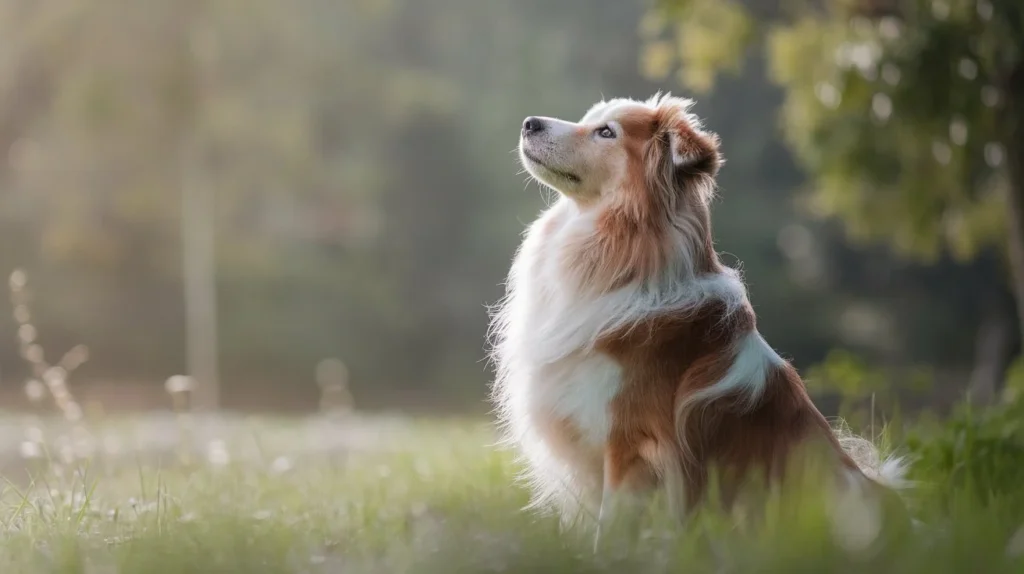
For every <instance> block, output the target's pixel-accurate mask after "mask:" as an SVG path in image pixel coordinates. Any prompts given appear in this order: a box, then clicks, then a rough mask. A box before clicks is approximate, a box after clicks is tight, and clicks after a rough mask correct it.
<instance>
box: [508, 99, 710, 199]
mask: <svg viewBox="0 0 1024 574" xmlns="http://www.w3.org/2000/svg"><path fill="white" fill-rule="evenodd" d="M691 105H692V102H691V101H690V100H687V99H683V98H677V97H672V96H668V95H666V96H661V95H658V96H655V97H653V98H651V99H650V100H647V101H646V102H638V101H634V100H627V99H613V100H610V101H607V102H600V103H598V104H595V105H594V106H593V107H592V108H591V109H590V111H588V112H587V113H586V115H584V116H583V119H582V120H580V121H579V122H578V123H574V122H568V121H565V120H559V119H555V118H547V117H533V116H531V117H529V118H526V120H525V121H524V122H523V127H522V132H521V135H520V140H519V155H520V158H521V160H522V162H523V165H524V166H525V167H526V169H527V170H528V171H529V172H530V174H531V175H533V176H534V177H536V178H537V179H538V180H540V181H541V182H543V183H544V184H546V185H547V186H549V187H551V188H552V189H554V190H556V191H558V192H559V193H561V194H562V195H564V196H566V197H568V198H570V199H572V200H574V201H575V202H576V203H578V204H580V205H581V206H587V205H592V204H596V203H603V202H604V201H605V200H609V201H615V200H616V199H623V200H628V199H630V198H632V199H634V200H644V199H646V200H647V201H650V200H654V201H657V202H658V203H659V204H661V203H663V202H665V201H668V202H670V203H671V205H673V206H678V204H679V203H680V202H684V203H688V202H689V201H696V202H698V203H700V204H701V205H706V204H707V202H708V200H709V199H710V195H711V192H712V191H713V189H714V185H713V184H714V178H715V175H716V174H717V173H718V168H719V166H720V165H721V163H722V160H721V156H720V154H719V140H718V136H716V135H715V134H713V133H710V132H707V131H704V130H703V129H702V128H701V125H700V121H699V120H698V119H697V117H696V116H694V115H693V114H691V113H690V112H689V109H690V106H691ZM644 196H647V197H644Z"/></svg>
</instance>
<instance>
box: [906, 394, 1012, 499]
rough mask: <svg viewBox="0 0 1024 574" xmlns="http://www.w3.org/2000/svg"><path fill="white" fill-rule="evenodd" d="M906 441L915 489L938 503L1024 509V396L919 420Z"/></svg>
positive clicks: (963, 408)
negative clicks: (929, 421) (1023, 489)
mask: <svg viewBox="0 0 1024 574" xmlns="http://www.w3.org/2000/svg"><path fill="white" fill-rule="evenodd" d="M907 444H908V447H909V448H910V450H911V452H912V453H913V456H914V466H913V467H912V468H913V475H914V477H915V478H916V479H917V480H918V481H919V482H920V483H921V484H920V488H921V489H922V490H923V491H924V492H927V493H928V496H930V497H932V498H933V501H935V502H937V503H941V505H942V508H944V509H947V510H948V509H951V508H955V506H956V505H957V504H965V503H966V504H974V503H980V504H985V505H992V506H994V507H1001V508H1002V509H1003V511H1005V512H1006V513H1007V514H1008V515H1018V516H1019V515H1020V513H1022V512H1024V501H1022V500H1020V498H1019V494H1020V485H1021V484H1024V401H1022V400H1016V401H1013V402H1009V403H1003V404H1000V405H997V406H995V407H991V408H988V409H979V408H977V407H972V406H971V405H970V404H965V405H960V406H959V407H958V408H957V409H956V410H955V412H954V413H953V414H952V416H950V417H949V419H948V420H946V421H943V422H941V423H935V422H933V423H932V424H930V425H928V424H922V425H921V426H920V427H919V428H917V429H916V430H915V431H914V432H913V433H911V434H910V435H909V436H908V439H907Z"/></svg>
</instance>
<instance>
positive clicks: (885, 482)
mask: <svg viewBox="0 0 1024 574" xmlns="http://www.w3.org/2000/svg"><path fill="white" fill-rule="evenodd" d="M833 432H834V433H835V435H836V440H838V441H839V446H840V447H842V449H843V451H844V452H845V453H846V455H847V456H849V457H850V458H851V459H852V460H853V462H854V463H856V464H857V467H858V468H860V471H861V472H863V473H864V475H865V476H867V477H868V478H870V479H871V480H873V481H875V482H877V483H879V484H881V485H882V486H885V487H888V488H891V489H893V490H904V489H906V488H909V487H910V486H912V483H911V482H910V481H909V480H907V471H909V470H910V461H909V460H908V459H907V458H906V457H903V456H897V455H895V454H888V455H885V456H883V455H882V452H881V449H879V448H878V446H877V445H876V444H875V443H873V442H872V441H870V440H868V439H866V438H863V437H860V436H857V435H855V434H853V432H852V431H850V428H849V427H848V426H846V425H845V424H844V423H842V422H840V423H839V424H837V425H834V426H833Z"/></svg>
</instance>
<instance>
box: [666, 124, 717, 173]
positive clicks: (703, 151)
mask: <svg viewBox="0 0 1024 574" xmlns="http://www.w3.org/2000/svg"><path fill="white" fill-rule="evenodd" d="M719 142H720V140H719V138H718V134H715V133H712V132H708V131H704V130H701V129H699V128H692V127H690V126H689V125H686V124H685V123H680V124H678V125H676V126H673V127H671V128H669V130H668V145H669V148H670V149H669V152H670V153H669V156H670V157H671V161H672V165H673V167H674V169H675V170H676V172H677V173H678V174H679V175H682V176H684V177H685V176H694V175H704V176H708V177H712V178H713V177H715V176H716V175H718V169H719V168H720V167H721V166H722V155H721V153H720V152H719Z"/></svg>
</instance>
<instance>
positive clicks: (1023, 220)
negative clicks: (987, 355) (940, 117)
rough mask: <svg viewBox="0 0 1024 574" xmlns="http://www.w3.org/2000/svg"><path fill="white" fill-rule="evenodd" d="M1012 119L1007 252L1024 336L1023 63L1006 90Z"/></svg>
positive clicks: (1007, 143) (1008, 154) (1009, 125)
mask: <svg viewBox="0 0 1024 574" xmlns="http://www.w3.org/2000/svg"><path fill="white" fill-rule="evenodd" d="M1004 97H1005V98H1006V108H1005V111H1006V116H1007V119H1008V120H1009V121H1007V122H1005V124H1004V125H1006V127H1007V133H1006V137H1005V147H1006V162H1007V174H1008V176H1009V189H1008V190H1007V227H1008V229H1007V231H1008V237H1007V241H1008V244H1007V253H1008V255H1009V259H1010V273H1011V277H1012V281H1013V286H1012V288H1013V297H1014V299H1015V300H1016V302H1017V322H1018V324H1019V326H1020V333H1021V334H1022V336H1024V133H1022V131H1024V64H1022V65H1020V66H1017V69H1016V70H1015V71H1014V72H1013V73H1012V74H1010V77H1009V81H1008V82H1007V86H1006V90H1005V93H1004Z"/></svg>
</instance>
